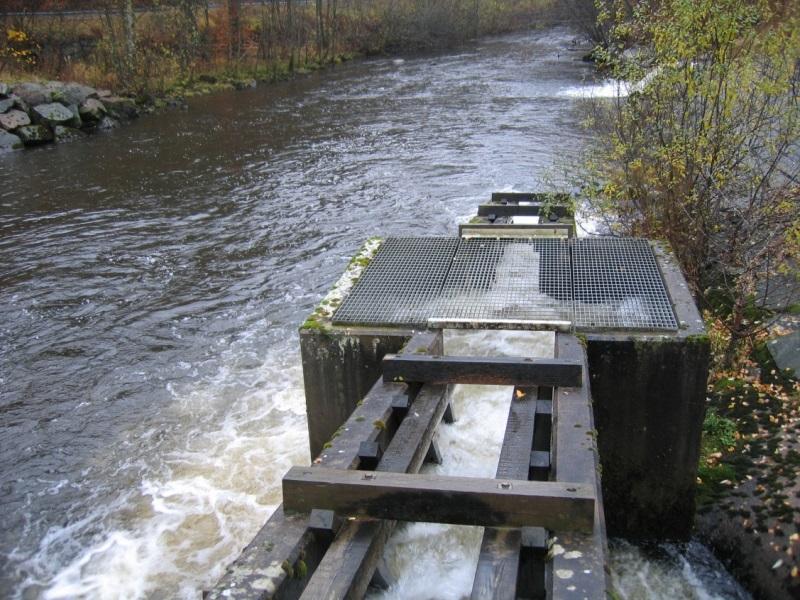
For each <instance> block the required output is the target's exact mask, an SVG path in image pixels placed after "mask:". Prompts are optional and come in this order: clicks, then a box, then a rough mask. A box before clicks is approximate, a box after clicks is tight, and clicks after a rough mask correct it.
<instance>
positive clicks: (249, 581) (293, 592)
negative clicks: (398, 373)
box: [206, 332, 444, 600]
mask: <svg viewBox="0 0 800 600" xmlns="http://www.w3.org/2000/svg"><path fill="white" fill-rule="evenodd" d="M412 343H413V345H412ZM409 346H412V348H413V349H414V351H416V349H422V350H425V351H427V352H431V353H434V352H441V351H442V335H441V332H423V333H422V334H419V335H415V336H413V337H412V339H411V340H410V341H409V344H407V345H406V348H408V347H409ZM410 392H411V393H412V396H413V390H409V388H408V387H407V386H405V385H402V384H396V383H390V384H387V383H383V381H380V380H379V381H378V382H377V383H376V384H375V385H374V386H373V387H372V389H370V391H369V393H368V394H367V395H366V396H365V397H364V399H363V401H362V402H361V403H360V404H359V405H358V406H357V407H356V409H355V410H354V411H353V413H352V414H351V415H350V417H349V418H348V420H347V421H346V422H345V424H344V425H343V426H342V428H341V430H340V431H341V433H340V435H339V436H337V437H336V438H334V439H333V440H331V447H330V448H327V449H325V450H323V451H322V453H321V454H320V456H318V457H317V458H316V460H315V461H314V462H315V464H319V465H322V466H327V467H334V468H338V469H353V468H356V467H358V466H359V464H360V458H359V451H360V450H361V442H363V441H368V442H376V441H379V440H383V439H384V438H386V437H388V434H389V433H391V432H389V431H388V430H387V425H389V424H390V423H391V422H392V420H393V418H394V415H396V411H395V410H394V408H393V407H394V406H396V405H400V404H405V403H407V402H408V395H409V393H410ZM442 410H444V409H442ZM400 429H403V426H402V424H401V425H400ZM390 446H391V444H390ZM317 516H319V515H317ZM329 517H331V519H330V520H331V522H332V523H333V522H334V521H333V519H332V515H329ZM330 531H331V530H330V529H325V528H321V527H320V526H319V523H317V522H316V520H310V519H309V517H308V516H307V515H295V516H287V515H285V514H284V512H283V505H280V506H279V507H278V508H277V509H276V510H275V512H274V513H273V514H272V516H270V518H269V520H268V521H267V523H266V524H265V525H264V526H263V527H262V528H261V530H260V531H259V532H258V533H257V534H256V536H255V538H254V539H253V540H252V541H251V542H250V544H248V545H247V547H246V548H245V549H244V550H242V553H241V554H240V555H239V557H238V558H237V559H236V560H235V561H234V562H233V563H232V564H231V565H229V566H228V568H227V569H226V571H225V573H224V574H223V575H222V577H221V578H220V580H219V581H218V582H217V584H216V585H215V586H214V588H213V589H212V590H211V591H210V592H209V593H208V595H207V596H206V598H207V600H223V599H225V598H228V597H229V596H230V593H231V592H232V591H233V590H235V592H236V597H237V598H239V599H241V600H262V599H266V598H297V597H299V596H300V594H301V593H302V590H303V588H304V587H305V585H306V583H307V582H308V581H309V580H310V579H311V578H312V575H313V573H314V571H315V569H316V568H317V565H318V564H319V563H320V560H321V559H322V558H323V556H322V555H323V554H324V553H325V550H327V548H328V545H329V542H330V537H331V533H330ZM381 548H382V546H381ZM301 557H303V558H302V560H303V562H304V564H305V566H306V569H307V574H306V576H305V577H302V578H298V577H297V573H295V572H294V571H292V572H293V573H294V575H295V576H294V577H290V576H289V572H288V571H287V570H284V569H270V566H271V565H275V564H278V565H281V564H284V562H285V563H286V564H287V565H288V566H290V567H293V565H295V564H296V562H297V561H299V560H301ZM265 572H266V573H265ZM368 583H369V579H367V582H366V583H365V584H364V589H366V585H367V584H368ZM268 590H271V591H268Z"/></svg>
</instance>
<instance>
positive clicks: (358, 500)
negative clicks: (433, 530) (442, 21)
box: [283, 455, 594, 531]
mask: <svg viewBox="0 0 800 600" xmlns="http://www.w3.org/2000/svg"><path fill="white" fill-rule="evenodd" d="M423 458H424V455H423ZM283 508H284V511H287V512H303V511H310V510H311V509H313V508H321V509H327V510H332V511H334V512H336V513H339V514H341V515H343V516H348V517H371V518H374V519H391V520H397V521H421V522H427V523H451V524H454V525H480V526H484V527H536V526H539V527H546V528H548V529H557V530H560V531H591V530H592V525H593V521H594V490H593V489H592V488H591V487H589V486H587V485H584V484H579V483H566V482H560V481H511V480H495V479H479V478H474V477H450V476H443V475H427V474H419V475H413V474H412V475H409V474H406V473H377V472H375V471H343V470H340V469H322V468H318V469H314V468H308V467H306V468H303V467H292V468H291V469H290V470H289V472H288V473H287V474H286V475H285V476H284V478H283Z"/></svg>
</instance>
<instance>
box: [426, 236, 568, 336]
mask: <svg viewBox="0 0 800 600" xmlns="http://www.w3.org/2000/svg"><path fill="white" fill-rule="evenodd" d="M571 303H572V296H571V285H570V261H569V245H568V243H567V241H566V240H561V239H526V240H518V239H517V240H512V239H465V240H462V241H461V243H460V244H459V246H458V250H457V251H456V254H455V256H454V257H453V266H452V267H451V269H450V273H448V275H447V279H446V280H445V283H444V287H443V288H442V297H441V300H440V302H439V304H438V305H437V307H436V310H435V311H434V313H433V314H432V315H431V318H434V319H442V320H453V321H461V320H470V321H484V322H485V321H529V322H530V321H534V322H552V321H561V322H564V321H567V322H569V321H571V320H572V310H571Z"/></svg>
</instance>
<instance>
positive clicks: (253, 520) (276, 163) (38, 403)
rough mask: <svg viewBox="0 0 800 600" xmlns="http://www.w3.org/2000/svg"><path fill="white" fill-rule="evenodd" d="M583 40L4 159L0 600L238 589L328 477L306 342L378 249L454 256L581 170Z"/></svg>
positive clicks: (268, 92) (331, 86) (390, 73)
mask: <svg viewBox="0 0 800 600" xmlns="http://www.w3.org/2000/svg"><path fill="white" fill-rule="evenodd" d="M572 37H573V36H572V34H571V33H570V32H569V31H566V30H553V31H549V32H536V33H529V34H522V35H515V36H510V37H503V38H498V39H492V40H487V41H483V42H481V43H480V44H478V45H476V46H474V47H471V48H469V49H467V50H463V51H460V52H458V53H452V54H447V55H441V56H433V57H431V56H426V57H413V58H406V59H405V60H390V59H381V60H370V61H365V62H359V63H353V64H349V65H344V66H342V67H339V68H337V69H336V70H334V71H331V72H326V73H322V74H318V75H314V76H311V77H308V78H303V79H299V80H297V81H294V82H290V83H286V84H280V85H275V86H264V87H261V88H258V89H255V90H248V91H244V92H238V93H229V94H217V95H213V96H209V97H205V98H201V99H197V100H196V101H194V102H192V105H191V107H190V110H189V111H187V112H180V111H175V112H170V113H166V114H164V115H161V116H153V117H148V118H144V119H142V120H140V121H139V122H137V123H135V124H133V125H131V126H128V127H125V128H123V129H120V130H117V131H114V132H110V133H108V134H103V135H99V136H95V137H93V138H91V139H89V140H86V141H82V142H78V143H73V144H71V145H65V146H52V147H48V148H46V149H40V150H36V151H31V152H18V153H15V154H10V155H6V156H3V157H0V182H1V183H0V465H2V466H1V467H0V505H2V516H1V517H0V596H2V597H11V598H38V597H43V598H76V597H87V598H137V597H152V598H171V597H185V598H198V597H199V590H201V589H202V588H203V587H204V586H206V587H207V586H209V585H211V584H213V582H214V581H215V580H216V579H217V577H218V576H219V575H220V573H221V570H222V568H223V567H224V565H225V564H226V563H227V562H229V561H230V560H232V559H233V558H234V557H235V556H236V555H237V554H238V552H239V550H240V548H241V547H242V546H243V545H244V544H245V543H246V542H247V541H249V539H250V537H251V536H252V535H253V534H254V533H255V532H256V531H257V530H258V528H259V527H260V525H261V524H262V523H263V522H264V520H265V519H266V518H267V517H268V515H269V514H270V511H271V510H272V509H273V508H274V507H275V506H276V505H277V503H279V502H280V486H279V482H280V478H281V476H282V475H283V473H284V472H285V471H286V469H288V467H289V466H290V465H292V464H307V463H308V460H309V455H308V446H307V441H306V429H305V427H306V424H305V417H304V401H303V388H302V377H301V369H300V360H299V351H298V340H297V335H296V328H297V326H298V324H299V323H300V322H302V320H303V319H304V317H305V316H306V314H307V313H308V312H309V311H310V310H311V309H312V307H313V306H314V304H315V302H316V301H318V300H319V299H320V298H321V297H322V295H323V293H324V292H325V291H326V290H327V289H328V288H329V287H330V285H331V284H332V283H333V281H334V280H335V279H336V278H337V276H338V275H339V274H340V273H341V271H342V270H343V269H344V267H345V265H346V264H347V262H348V260H349V257H350V256H351V255H352V254H353V253H354V252H355V250H356V249H357V248H358V246H359V245H360V243H361V242H362V241H363V240H364V239H365V238H367V237H368V236H372V235H420V234H454V233H455V223H456V221H457V220H458V219H459V218H463V217H464V216H466V215H469V214H471V213H474V209H475V206H476V205H477V203H478V202H479V201H481V200H485V199H487V198H488V195H489V193H490V192H492V191H496V190H501V189H506V190H510V189H519V190H527V189H532V188H536V187H541V186H540V185H539V183H540V182H539V178H540V177H542V176H543V175H545V174H547V173H548V172H550V171H551V170H552V167H553V165H555V164H557V163H558V161H559V160H560V159H561V158H563V157H568V156H574V155H577V154H579V153H580V151H581V147H582V143H583V141H584V138H583V134H582V133H581V132H580V130H579V127H578V121H579V119H580V116H579V114H578V113H577V111H576V110H575V107H576V100H575V98H576V97H579V96H580V94H577V93H576V91H575V90H576V89H578V88H580V87H581V86H582V85H583V81H584V79H585V78H587V77H591V68H590V67H589V66H587V65H584V64H582V63H581V62H579V61H577V60H575V59H576V58H577V57H575V56H574V54H573V53H570V52H569V51H566V50H565V48H566V47H567V46H568V44H569V42H570V41H571V39H572ZM493 469H494V467H491V468H489V469H488V470H489V472H491V471H493ZM396 542H397V540H395V542H393V544H394V545H393V546H392V547H393V548H395V547H397V543H396ZM410 593H411V592H410Z"/></svg>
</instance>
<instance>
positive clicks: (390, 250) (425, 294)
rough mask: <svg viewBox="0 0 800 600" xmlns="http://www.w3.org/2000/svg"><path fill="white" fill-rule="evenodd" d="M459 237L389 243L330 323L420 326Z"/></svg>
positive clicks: (393, 240)
mask: <svg viewBox="0 0 800 600" xmlns="http://www.w3.org/2000/svg"><path fill="white" fill-rule="evenodd" d="M458 241H459V240H458V238H447V237H430V238H424V237H421V238H387V239H386V241H384V243H383V244H381V247H380V248H379V249H378V251H377V252H376V253H375V257H374V258H373V259H372V261H371V262H370V264H369V265H367V267H366V268H365V269H364V273H363V274H362V275H361V278H360V279H359V280H358V282H357V283H356V284H355V285H354V286H353V289H352V290H351V292H350V293H349V294H348V295H347V297H346V298H345V299H344V301H343V302H342V304H341V306H340V307H339V308H338V310H337V311H336V314H335V315H334V318H333V321H334V323H343V324H370V325H409V326H419V327H422V326H424V325H425V324H426V323H427V321H428V317H429V316H430V314H431V312H432V310H433V305H434V304H435V302H436V301H437V299H438V298H439V292H440V291H441V289H442V284H443V283H444V279H445V277H446V276H447V272H448V270H449V269H450V261H451V260H452V258H453V254H454V253H455V251H456V247H457V246H458Z"/></svg>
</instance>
